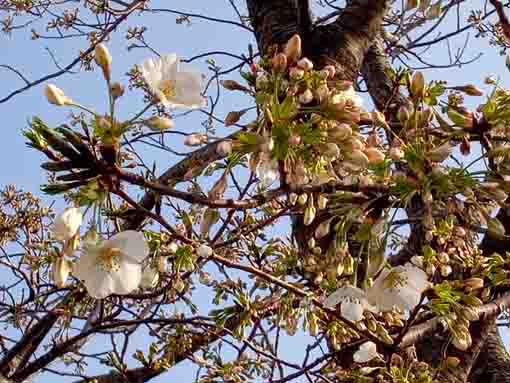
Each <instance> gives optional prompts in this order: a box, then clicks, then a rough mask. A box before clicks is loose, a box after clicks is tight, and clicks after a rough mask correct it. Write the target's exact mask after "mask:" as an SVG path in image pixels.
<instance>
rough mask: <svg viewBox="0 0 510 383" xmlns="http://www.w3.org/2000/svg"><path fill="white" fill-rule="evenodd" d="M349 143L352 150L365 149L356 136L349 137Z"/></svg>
mask: <svg viewBox="0 0 510 383" xmlns="http://www.w3.org/2000/svg"><path fill="white" fill-rule="evenodd" d="M349 142H350V144H351V148H352V150H364V149H365V144H364V143H363V142H361V141H360V140H358V139H357V138H354V137H353V138H351V140H350V141H349Z"/></svg>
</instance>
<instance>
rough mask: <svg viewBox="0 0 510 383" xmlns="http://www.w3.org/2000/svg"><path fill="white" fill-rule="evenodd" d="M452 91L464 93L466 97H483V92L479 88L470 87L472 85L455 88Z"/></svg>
mask: <svg viewBox="0 0 510 383" xmlns="http://www.w3.org/2000/svg"><path fill="white" fill-rule="evenodd" d="M453 89H455V90H458V91H459V92H464V93H466V94H467V95H468V96H483V95H484V93H483V90H481V89H480V88H478V87H477V86H475V85H472V84H469V85H464V86H455V87H453Z"/></svg>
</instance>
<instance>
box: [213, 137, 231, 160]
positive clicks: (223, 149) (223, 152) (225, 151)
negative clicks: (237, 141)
mask: <svg viewBox="0 0 510 383" xmlns="http://www.w3.org/2000/svg"><path fill="white" fill-rule="evenodd" d="M216 153H218V154H219V155H220V156H222V157H226V156H228V155H230V153H232V142H231V141H228V140H227V141H221V142H220V143H219V144H218V146H216Z"/></svg>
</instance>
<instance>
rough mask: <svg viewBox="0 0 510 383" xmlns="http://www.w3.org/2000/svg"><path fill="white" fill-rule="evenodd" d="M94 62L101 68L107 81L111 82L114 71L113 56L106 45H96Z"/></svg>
mask: <svg viewBox="0 0 510 383" xmlns="http://www.w3.org/2000/svg"><path fill="white" fill-rule="evenodd" d="M94 60H95V61H96V64H97V65H99V66H100V67H101V69H102V70H103V74H104V77H105V79H106V80H108V81H110V77H111V70H112V56H111V55H110V52H109V51H108V48H106V45H104V44H102V43H100V44H97V45H96V48H95V50H94Z"/></svg>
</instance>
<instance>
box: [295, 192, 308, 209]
mask: <svg viewBox="0 0 510 383" xmlns="http://www.w3.org/2000/svg"><path fill="white" fill-rule="evenodd" d="M307 201H308V194H306V193H303V194H301V195H300V196H299V197H298V200H297V202H298V204H300V205H301V206H304V205H305V204H306V202H307Z"/></svg>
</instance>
